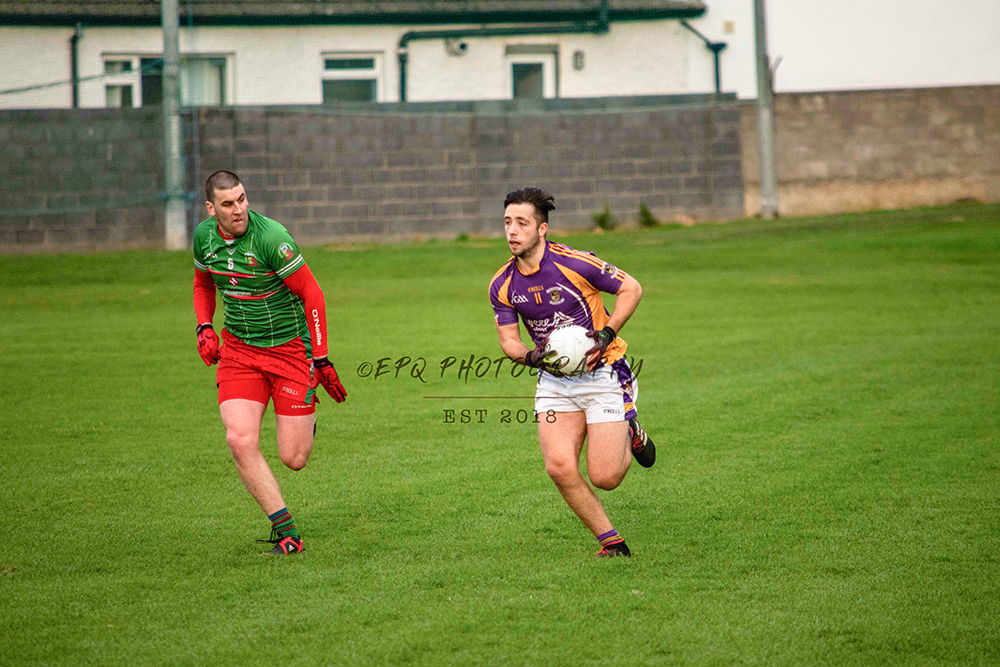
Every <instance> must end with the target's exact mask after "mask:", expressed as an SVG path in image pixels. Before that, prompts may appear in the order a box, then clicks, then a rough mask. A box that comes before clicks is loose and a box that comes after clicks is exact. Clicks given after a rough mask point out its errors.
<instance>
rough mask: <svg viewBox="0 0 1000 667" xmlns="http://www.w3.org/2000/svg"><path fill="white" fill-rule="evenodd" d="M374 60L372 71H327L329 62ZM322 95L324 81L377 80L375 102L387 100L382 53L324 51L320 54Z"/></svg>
mask: <svg viewBox="0 0 1000 667" xmlns="http://www.w3.org/2000/svg"><path fill="white" fill-rule="evenodd" d="M367 58H371V59H372V68H371V69H334V70H331V69H327V68H326V61H327V60H337V59H340V60H353V59H367ZM319 66H320V72H321V75H320V95H322V87H323V83H322V82H323V81H357V80H361V79H375V101H376V102H381V101H383V100H384V99H385V90H384V86H385V76H383V73H384V69H385V67H384V64H383V57H382V54H381V53H377V52H372V51H323V52H322V53H320V60H319Z"/></svg>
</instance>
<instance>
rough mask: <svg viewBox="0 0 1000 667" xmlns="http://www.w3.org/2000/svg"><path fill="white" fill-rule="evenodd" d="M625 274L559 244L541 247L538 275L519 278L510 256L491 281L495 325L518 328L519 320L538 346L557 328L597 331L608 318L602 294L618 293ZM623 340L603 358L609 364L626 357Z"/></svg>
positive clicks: (547, 242)
mask: <svg viewBox="0 0 1000 667" xmlns="http://www.w3.org/2000/svg"><path fill="white" fill-rule="evenodd" d="M625 277H626V274H625V272H624V271H622V270H621V269H618V268H616V267H614V266H612V265H611V264H608V263H607V262H605V261H603V260H601V259H598V258H597V257H596V256H595V255H594V254H593V253H590V252H581V251H579V250H574V249H573V248H570V247H569V246H566V245H563V244H561V243H552V242H550V241H546V242H545V254H544V255H542V261H541V263H540V264H539V266H538V270H536V271H535V272H534V273H531V274H529V275H524V274H523V273H521V271H520V269H518V268H517V261H516V259H515V258H514V257H511V258H510V260H508V262H507V263H506V264H504V265H503V268H501V269H500V270H499V271H498V272H497V274H496V275H495V276H493V279H492V280H491V281H490V302H491V303H492V304H493V313H494V316H495V319H496V323H497V326H504V325H507V324H516V323H517V318H518V316H520V317H521V320H522V321H523V322H524V326H525V327H526V328H527V329H528V335H529V336H531V340H532V341H534V343H535V345H536V346H540V345H541V344H542V342H543V341H544V340H545V338H546V337H547V336H548V335H549V332H551V331H552V330H553V329H555V328H556V327H561V326H566V325H568V324H578V325H580V326H582V327H585V328H587V329H589V330H591V331H600V330H601V329H603V328H604V327H605V326H607V324H608V320H609V319H611V316H610V315H609V314H608V311H607V309H605V307H604V301H602V300H601V294H600V293H601V292H608V293H610V294H617V293H618V290H619V289H620V288H621V286H622V281H623V280H624V279H625ZM625 347H626V345H625V341H623V340H622V339H621V338H616V339H615V340H613V341H612V342H611V344H610V345H609V346H608V349H607V352H605V354H604V360H605V362H606V363H608V364H611V363H614V362H615V361H617V360H618V359H621V358H622V356H623V355H624V354H625Z"/></svg>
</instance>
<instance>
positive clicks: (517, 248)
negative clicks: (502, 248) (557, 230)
mask: <svg viewBox="0 0 1000 667" xmlns="http://www.w3.org/2000/svg"><path fill="white" fill-rule="evenodd" d="M503 228H504V232H505V233H506V234H507V245H508V246H510V252H511V254H512V255H514V257H525V256H526V255H529V254H530V253H531V251H532V250H534V249H535V248H537V247H538V244H539V243H541V241H542V239H544V238H545V232H546V230H547V229H548V228H549V225H548V223H546V222H542V223H539V221H538V217H537V212H536V211H535V205H534V204H511V205H510V206H508V207H507V209H506V210H505V211H504V213H503Z"/></svg>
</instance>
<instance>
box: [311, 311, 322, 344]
mask: <svg viewBox="0 0 1000 667" xmlns="http://www.w3.org/2000/svg"><path fill="white" fill-rule="evenodd" d="M312 316H313V328H314V329H316V345H317V346H320V345H322V344H323V332H322V331H320V328H319V311H318V310H316V309H315V308H313V311H312Z"/></svg>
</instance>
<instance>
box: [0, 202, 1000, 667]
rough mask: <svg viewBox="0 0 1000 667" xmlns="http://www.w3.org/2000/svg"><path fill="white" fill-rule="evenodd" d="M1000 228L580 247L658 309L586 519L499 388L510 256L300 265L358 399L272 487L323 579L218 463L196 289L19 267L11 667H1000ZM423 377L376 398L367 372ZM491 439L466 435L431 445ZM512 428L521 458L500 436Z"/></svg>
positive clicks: (11, 441)
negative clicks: (481, 372) (277, 538)
mask: <svg viewBox="0 0 1000 667" xmlns="http://www.w3.org/2000/svg"><path fill="white" fill-rule="evenodd" d="M998 221H1000V206H985V205H981V206H975V205H969V206H953V207H944V208H934V209H919V210H911V211H896V212H883V213H870V214H853V215H841V216H832V217H817V218H800V219H790V220H781V221H775V222H763V221H741V222H734V223H730V224H726V225H701V226H696V227H693V228H682V227H674V226H671V227H661V228H657V229H649V230H635V231H618V232H614V233H609V234H603V235H596V236H591V235H587V236H573V237H567V238H565V239H560V240H564V241H565V242H567V243H569V244H570V245H574V246H576V247H579V248H582V249H587V250H592V251H594V252H596V253H597V254H598V255H599V256H601V257H603V258H605V259H607V260H609V261H612V262H615V263H618V264H620V265H621V266H623V267H624V268H625V269H626V270H627V271H629V272H630V273H631V274H632V275H634V276H636V277H637V278H638V279H639V281H640V282H641V283H642V285H643V287H644V297H643V302H642V304H641V306H640V307H639V310H638V312H637V314H636V315H635V316H634V318H633V319H632V321H631V322H630V323H629V324H628V326H627V328H626V329H625V331H624V332H623V336H624V337H625V338H626V340H628V342H629V346H630V347H629V355H630V356H633V357H636V358H641V359H642V361H643V365H642V368H641V373H640V384H641V391H640V397H639V407H640V414H641V415H642V417H643V422H644V424H645V426H646V428H647V429H648V430H649V431H650V432H651V433H652V434H653V436H654V438H655V439H656V442H657V449H658V452H659V461H658V463H657V465H656V467H654V468H652V469H651V470H644V469H641V468H639V467H637V466H636V467H634V468H633V470H632V472H631V473H630V474H629V477H628V478H627V479H626V481H625V483H624V484H623V485H622V487H621V488H619V489H618V490H616V491H614V492H610V493H604V492H602V494H601V496H602V498H603V500H604V503H605V506H606V508H607V510H608V512H609V514H610V516H611V518H612V520H613V521H614V522H615V525H616V527H618V528H619V530H620V531H621V532H622V533H623V534H624V535H625V537H626V538H627V539H628V541H629V544H630V545H631V546H632V548H633V550H634V553H635V557H634V558H633V559H631V560H630V561H626V560H623V559H618V560H614V561H610V562H599V561H596V560H594V559H592V558H591V554H592V553H593V551H595V550H596V542H595V541H594V540H593V538H592V537H591V536H590V535H589V534H588V533H587V532H586V530H585V529H584V528H583V526H582V525H581V524H580V523H579V522H578V521H577V520H576V519H575V518H574V517H572V516H571V514H570V512H569V510H568V508H567V507H566V506H565V504H564V503H563V501H562V500H561V498H560V497H559V496H558V494H557V492H556V491H555V488H554V487H553V485H552V483H551V482H550V481H549V479H548V478H547V476H546V475H545V472H544V469H543V466H542V462H541V455H540V453H539V452H538V445H537V436H536V433H535V430H534V426H533V425H532V424H530V423H529V424H518V423H517V419H516V416H517V410H519V409H524V410H529V409H530V407H531V401H530V400H523V399H509V400H488V399H467V400H461V399H449V400H441V399H429V398H425V397H426V396H527V395H530V394H531V393H532V390H533V382H532V380H531V379H530V378H528V377H527V376H521V377H520V378H512V377H511V376H510V374H509V373H508V372H507V369H508V368H509V366H508V365H505V366H504V367H503V368H502V370H501V372H500V373H499V377H495V376H494V373H493V372H491V373H490V374H489V375H488V376H487V377H482V378H477V377H476V376H475V373H474V372H473V373H470V374H469V375H468V376H467V377H461V376H460V375H459V373H458V370H459V366H458V364H457V363H456V364H455V365H454V366H452V367H450V368H449V369H447V370H446V371H445V372H444V373H443V377H442V374H441V370H440V362H441V361H442V360H443V359H445V358H446V357H449V356H455V357H458V358H467V357H469V356H470V355H473V356H475V357H476V358H479V357H488V358H491V359H495V358H497V357H498V356H500V353H499V347H498V345H497V342H496V334H495V330H494V327H493V321H492V312H491V310H490V307H489V304H488V301H487V298H486V284H487V282H488V279H489V277H490V276H491V275H493V272H494V271H495V270H496V269H497V268H498V267H499V266H500V265H501V264H502V262H503V261H504V260H505V259H506V257H507V254H506V249H505V246H504V244H503V243H502V242H501V241H500V240H491V241H477V240H460V241H456V242H449V243H441V242H438V243H425V244H414V245H387V246H359V247H357V248H355V249H353V250H348V251H343V250H336V251H334V250H333V249H331V248H324V247H317V248H309V249H307V250H306V257H307V260H308V262H309V264H310V266H311V267H312V270H313V272H314V273H315V274H316V275H317V277H318V279H319V281H320V284H321V285H322V286H323V288H324V291H325V293H326V296H327V303H328V313H329V315H330V320H331V328H332V336H331V337H332V339H333V340H335V341H336V342H335V343H334V345H333V352H332V356H333V358H334V359H335V361H336V363H337V366H338V368H339V370H340V372H341V375H342V377H343V379H344V384H345V385H346V387H347V389H348V392H349V398H348V401H347V402H346V403H344V404H343V405H336V404H334V402H333V401H332V400H331V399H326V400H324V401H323V403H322V405H321V406H320V407H319V433H318V438H317V445H316V448H315V450H314V453H313V457H312V459H311V461H310V463H309V465H308V466H307V467H306V468H305V469H304V470H302V471H301V472H298V473H292V472H291V471H289V470H287V469H284V468H282V467H281V466H280V463H279V461H278V458H277V452H276V448H275V446H274V423H273V417H272V416H271V414H270V410H269V411H268V415H267V416H266V417H265V429H264V434H263V441H264V443H265V445H264V449H265V452H266V454H267V456H268V458H269V460H270V461H271V462H272V466H273V467H274V468H275V470H276V474H277V475H278V477H279V481H280V483H281V484H282V489H283V491H284V494H285V497H286V499H287V500H288V502H289V506H290V508H291V510H292V511H293V512H294V513H295V515H296V518H297V521H298V524H299V526H300V528H301V530H302V532H303V534H304V537H305V540H306V549H307V550H306V553H304V554H302V555H301V556H299V557H292V558H284V559H275V558H268V557H264V556H261V555H259V552H260V551H261V548H262V545H258V544H255V543H254V542H253V540H254V538H258V537H261V538H262V537H266V536H267V533H268V528H269V527H268V524H267V523H266V520H265V519H264V517H263V515H262V514H261V512H260V511H259V509H258V508H257V506H256V504H255V503H254V502H253V501H252V499H251V498H250V496H249V495H248V494H247V493H246V492H245V491H244V489H243V487H242V485H241V484H240V482H239V479H238V477H237V475H236V472H235V469H234V466H233V463H232V460H231V457H230V455H229V452H228V449H227V447H226V445H225V440H224V433H223V430H222V426H221V423H220V420H219V416H218V410H217V408H216V396H215V386H214V369H211V370H210V369H207V368H206V367H205V366H204V365H203V364H202V362H201V361H200V359H199V357H198V355H197V352H196V349H195V336H194V316H193V312H192V308H191V297H190V295H191V278H192V276H193V273H192V267H191V260H190V256H189V253H165V252H164V253H139V252H133V253H111V254H101V255H86V256H82V255H76V256H15V257H0V268H2V271H0V304H2V309H0V313H2V316H0V368H2V371H0V372H2V383H0V399H2V406H3V410H2V412H0V446H2V453H3V475H2V477H0V498H2V511H3V517H4V519H5V521H4V523H5V527H6V528H7V531H6V536H5V539H4V540H3V542H2V543H0V600H2V606H0V628H2V630H0V633H2V635H0V636H2V639H0V656H2V657H0V663H2V664H12V665H13V664H17V665H74V666H78V665H210V664H219V665H223V664H224V665H257V664H260V665H264V664H274V663H275V662H279V661H280V662H289V663H295V664H300V665H359V664H360V665H366V664H385V665H388V664H416V665H441V664H455V665H472V664H481V665H507V664H518V665H521V664H524V665H544V666H546V667H551V666H554V665H598V664H622V665H674V664H706V665H733V664H762V665H812V664H837V665H843V664H854V665H874V664H905V665H941V664H963V665H964V664H983V665H986V664H997V663H998V662H1000V620H998V619H1000V556H998V555H997V554H998V547H1000V409H998V408H1000V222H998ZM403 356H409V357H414V358H416V357H423V358H424V359H426V360H427V369H426V370H425V372H424V379H425V380H426V383H421V382H420V381H419V380H415V379H413V378H412V377H410V376H409V375H408V371H406V370H404V371H403V372H402V373H401V374H400V377H399V378H395V377H393V376H392V375H391V374H390V375H387V376H382V377H379V378H374V377H372V376H369V377H366V378H363V377H359V376H358V374H357V369H358V368H359V366H360V365H361V364H362V363H364V362H368V363H373V364H374V363H377V361H378V359H380V358H390V359H392V360H396V359H398V358H400V357H403ZM463 408H464V409H470V410H473V411H474V410H487V411H488V412H487V413H486V415H485V416H484V418H483V423H478V420H476V419H473V421H472V423H467V424H461V423H455V424H448V423H445V421H444V410H445V409H455V410H461V409H463ZM505 409H506V410H510V411H511V412H512V417H513V419H512V420H511V423H502V422H501V411H502V410H505Z"/></svg>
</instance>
